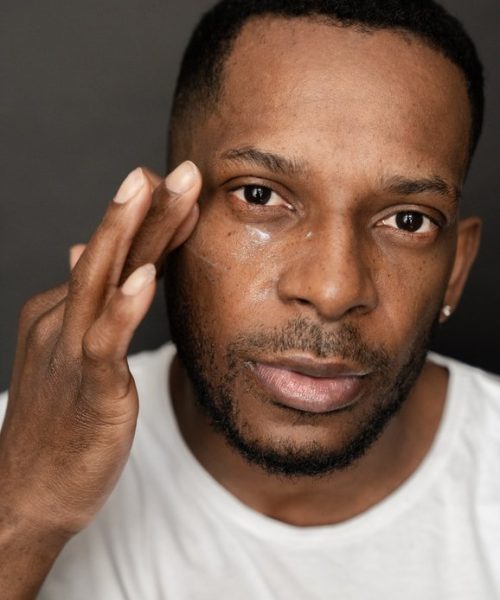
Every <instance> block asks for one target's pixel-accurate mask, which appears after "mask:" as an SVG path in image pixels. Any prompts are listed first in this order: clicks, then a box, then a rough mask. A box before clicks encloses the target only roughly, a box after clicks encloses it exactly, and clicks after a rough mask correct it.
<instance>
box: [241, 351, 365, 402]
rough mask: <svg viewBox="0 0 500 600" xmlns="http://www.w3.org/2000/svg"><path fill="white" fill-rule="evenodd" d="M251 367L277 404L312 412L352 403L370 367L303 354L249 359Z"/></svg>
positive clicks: (358, 395)
mask: <svg viewBox="0 0 500 600" xmlns="http://www.w3.org/2000/svg"><path fill="white" fill-rule="evenodd" d="M250 367H251V369H252V371H253V373H254V375H255V376H256V378H257V380H258V381H259V383H260V384H261V385H262V386H263V387H264V388H265V389H266V390H267V391H268V392H270V393H271V394H272V396H273V397H274V399H275V401H276V404H278V405H280V406H283V407H286V408H290V409H294V410H297V411H301V412H305V413H314V414H325V413H332V412H336V411H340V410H343V409H346V408H348V407H350V406H353V405H354V404H355V403H356V402H357V400H358V399H359V397H360V395H361V392H362V389H363V386H364V383H365V379H366V377H367V376H368V375H370V371H368V370H365V369H362V368H359V367H357V366H356V365H351V364H348V363H346V362H340V361H328V362H325V361H321V360H317V359H315V358H311V357H304V356H301V357H299V356H296V357H288V358H286V359H284V360H280V361H279V362H260V361H252V362H251V363H250Z"/></svg>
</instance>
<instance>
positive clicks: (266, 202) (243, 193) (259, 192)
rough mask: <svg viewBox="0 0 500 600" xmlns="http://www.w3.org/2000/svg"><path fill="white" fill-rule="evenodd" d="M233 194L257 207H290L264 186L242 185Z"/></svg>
mask: <svg viewBox="0 0 500 600" xmlns="http://www.w3.org/2000/svg"><path fill="white" fill-rule="evenodd" d="M233 194H234V195H235V196H236V197H237V198H239V199H240V200H243V201H244V202H247V203H248V204H255V205H258V206H286V207H287V208H291V206H290V205H289V204H288V202H286V201H285V200H284V199H283V198H282V197H281V196H280V195H279V194H277V193H276V192H274V191H273V190H272V189H271V188H269V187H267V186H265V185H242V186H241V187H239V188H237V189H236V190H234V191H233Z"/></svg>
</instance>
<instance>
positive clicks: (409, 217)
mask: <svg viewBox="0 0 500 600" xmlns="http://www.w3.org/2000/svg"><path fill="white" fill-rule="evenodd" d="M382 225H386V226H388V227H394V228H395V229H399V230H400V231H405V232H406V233H431V232H432V231H435V230H436V229H437V227H438V226H437V225H436V223H434V221H432V219H430V218H429V217H427V216H426V215H424V214H422V213H421V212H418V211H415V210H405V211H401V212H398V213H396V214H395V215H391V216H390V217H387V219H383V221H382Z"/></svg>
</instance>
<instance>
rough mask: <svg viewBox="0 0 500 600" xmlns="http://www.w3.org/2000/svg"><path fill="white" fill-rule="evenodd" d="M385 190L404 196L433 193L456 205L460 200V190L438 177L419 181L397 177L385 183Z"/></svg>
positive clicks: (423, 178)
mask: <svg viewBox="0 0 500 600" xmlns="http://www.w3.org/2000/svg"><path fill="white" fill-rule="evenodd" d="M383 189H384V190H385V191H387V192H390V193H392V194H401V195H403V196H410V195H412V194H423V193H425V192H432V193H436V194H439V195H440V196H443V197H445V198H448V199H449V200H451V202H452V204H454V205H455V204H457V203H458V201H459V200H460V189H459V188H458V187H457V186H455V185H451V184H449V183H447V182H446V181H445V180H444V179H443V178H442V177H439V176H438V175H433V176H431V177H422V178H419V179H410V178H407V177H402V176H400V175H395V176H393V177H391V178H389V179H388V180H386V181H385V182H384V183H383Z"/></svg>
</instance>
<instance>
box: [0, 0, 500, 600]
mask: <svg viewBox="0 0 500 600" xmlns="http://www.w3.org/2000/svg"><path fill="white" fill-rule="evenodd" d="M482 98H483V97H482V76H481V67H480V64H479V62H478V59H477V57H476V54H475V51H474V47H473V45H472V43H471V42H470V40H469V39H468V37H467V36H466V34H465V33H464V32H463V30H462V29H461V27H460V25H459V24H458V23H457V22H456V21H455V20H454V19H453V18H451V17H450V16H448V15H447V14H446V13H445V12H444V11H443V10H442V9H441V8H439V7H438V6H437V5H435V4H434V3H433V2H430V1H425V2H418V4H417V3H414V2H412V1H407V2H392V1H389V0H379V1H377V2H348V1H340V0H338V1H335V0H331V1H324V2H321V1H314V0H311V1H309V2H295V1H290V0H286V1H285V0H268V1H264V0H262V1H256V2H248V1H243V0H233V1H223V2H222V3H220V4H219V5H218V6H217V7H215V8H214V9H213V11H212V12H211V13H209V14H208V15H207V16H206V17H205V18H204V20H203V21H202V23H201V24H200V26H199V27H198V28H197V30H196V32H195V34H194V36H193V39H192V41H191V43H190V46H189V48H188V50H187V52H186V55H185V58H184V62H183V66H182V68H181V74H180V77H179V81H178V88H177V92H176V97H175V102H174V109H173V116H172V126H171V135H170V161H171V164H172V165H178V166H177V167H176V168H175V170H173V171H172V172H171V173H170V174H169V175H168V177H167V178H166V179H165V180H162V179H160V178H159V177H158V176H156V175H154V174H153V173H151V172H149V171H148V170H146V169H144V168H143V169H136V170H134V171H133V172H132V173H131V174H130V175H129V176H128V177H127V178H126V180H125V181H124V183H123V184H122V185H121V187H120V189H119V190H118V192H117V194H116V196H115V198H114V201H113V202H111V204H110V206H109V208H108V210H107V212H106V215H105V217H104V220H103V222H102V223H101V225H100V226H99V228H98V229H97V231H96V232H95V234H94V236H93V237H92V239H91V240H90V242H89V244H88V245H87V247H86V248H75V249H74V251H73V257H72V266H73V268H72V273H71V278H70V280H69V282H68V283H67V284H64V285H62V286H60V287H58V288H56V289H53V290H50V291H49V292H46V293H44V294H41V295H39V296H37V297H35V298H33V299H32V300H31V301H30V302H29V303H28V304H27V306H26V307H25V309H24V311H23V315H22V317H21V322H20V331H19V344H18V348H17V355H16V360H15V366H14V374H13V380H12V384H11V387H10V392H9V403H8V406H7V411H6V415H5V420H4V425H3V429H2V435H1V438H0V481H1V489H2V494H1V499H0V523H1V529H0V531H1V534H0V552H1V556H2V561H1V566H0V573H1V579H0V581H1V589H2V594H3V596H2V598H6V599H9V600H12V599H16V600H17V599H20V598H32V597H34V596H35V595H36V594H37V590H38V589H39V588H40V586H42V583H43V582H44V579H45V583H43V586H42V588H41V592H40V597H41V598H51V599H56V600H57V599H58V598H64V599H77V598H88V597H94V598H99V599H100V598H103V599H106V600H114V599H118V598H134V599H137V598H140V599H146V598H175V599H183V598H197V599H198V598H231V599H232V598H238V599H240V598H245V599H246V598H252V599H254V598H259V599H261V598H262V599H266V598H287V599H288V598H330V597H331V598H356V599H360V598H361V599H365V598H366V599H368V598H369V599H373V598H398V599H399V598H402V597H404V598H407V599H408V598H410V599H413V598H415V599H416V598H418V599H422V598H425V599H432V598H436V599H437V598H439V599H442V598H446V599H448V598H453V599H455V598H463V599H466V598H467V599H472V598H481V599H487V598H497V597H499V595H500V541H499V540H500V510H499V501H500V483H499V481H500V478H499V477H498V476H497V475H498V466H497V463H498V455H499V454H498V453H499V452H500V439H499V437H498V431H499V430H500V429H499V426H500V383H499V381H498V379H497V378H495V377H494V376H490V375H488V374H486V373H483V372H481V371H479V370H477V369H473V368H471V367H467V366H465V365H462V364H460V363H458V362H456V361H453V360H449V359H445V358H442V357H437V356H434V355H431V356H430V357H429V358H427V349H428V345H429V340H430V338H431V337H432V334H433V332H434V330H435V328H436V327H437V326H438V325H439V323H441V322H443V321H445V320H446V319H447V318H448V317H449V316H450V314H451V313H452V311H453V310H454V308H455V307H456V306H457V304H458V302H459V298H460V295H461V292H462V289H463V287H464V284H465V281H466V279H467V275H468V272H469V269H470V267H471V265H472V263H473V260H474V257H475V255H476V251H477V248H478V244H479V235H480V222H479V220H478V219H476V218H469V219H463V220H460V219H459V217H458V199H459V195H460V188H461V186H462V183H463V181H464V178H465V176H466V173H467V169H468V166H469V163H470V158H471V155H472V153H473V151H474V148H475V146H476V143H477V140H478V137H479V133H480V129H481V120H482V103H483V99H482ZM164 257H167V258H166V260H165V272H164V275H165V277H164V279H165V286H166V295H167V305H168V310H169V318H170V323H171V329H172V335H173V339H174V342H175V344H176V350H175V349H174V347H173V346H171V345H170V346H166V347H164V348H162V349H160V350H159V351H157V352H155V353H145V354H142V355H139V356H137V357H134V358H132V359H131V361H130V368H131V371H132V375H131V374H130V371H129V366H128V363H127V359H126V355H127V348H128V345H129V342H130V339H131V337H132V335H133V332H134V330H135V328H136V327H137V325H138V324H139V322H140V321H141V319H142V318H143V316H144V314H145V313H146V311H147V309H148V307H149V305H150V303H151V300H152V297H153V292H154V287H155V283H154V281H155V273H156V269H155V266H154V265H155V264H156V265H157V266H158V267H160V266H161V264H162V263H163V261H164ZM4 403H5V400H4ZM138 411H139V417H138ZM134 432H135V437H134ZM132 442H133V446H132ZM129 454H130V456H129Z"/></svg>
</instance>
